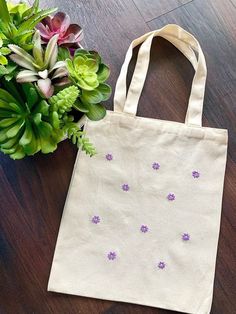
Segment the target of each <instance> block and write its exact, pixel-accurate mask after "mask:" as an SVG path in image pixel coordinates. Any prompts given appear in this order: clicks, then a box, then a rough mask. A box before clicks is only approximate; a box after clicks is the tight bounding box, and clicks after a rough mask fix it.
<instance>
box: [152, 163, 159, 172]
mask: <svg viewBox="0 0 236 314" xmlns="http://www.w3.org/2000/svg"><path fill="white" fill-rule="evenodd" d="M152 168H153V169H154V170H158V169H159V168H160V164H159V163H158V162H154V163H153V164H152Z"/></svg>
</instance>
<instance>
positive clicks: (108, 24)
mask: <svg viewBox="0 0 236 314" xmlns="http://www.w3.org/2000/svg"><path fill="white" fill-rule="evenodd" d="M41 5H42V6H57V7H58V8H59V10H61V11H65V12H67V13H68V14H70V16H71V18H72V20H73V22H77V23H79V24H80V25H82V26H83V28H84V33H85V39H84V42H83V45H84V46H85V47H88V48H90V49H97V50H98V51H99V52H101V54H102V55H103V57H104V60H105V62H106V63H108V64H110V67H111V73H112V74H111V78H110V83H111V85H112V86H113V88H114V87H115V82H116V79H117V77H118V74H119V70H120V67H121V64H122V62H123V59H124V55H125V52H126V50H127V48H128V45H129V43H130V42H131V40H133V39H134V38H136V37H138V36H140V35H142V34H143V33H145V32H147V31H149V30H154V29H157V28H160V27H161V26H163V25H165V24H167V23H177V24H179V25H181V26H182V27H184V28H185V29H187V30H189V31H190V32H191V33H193V34H194V35H195V36H196V37H197V38H198V39H199V41H200V44H201V46H202V48H203V51H204V53H205V56H206V61H207V65H208V80H207V87H206V96H205V107H204V121H203V122H204V125H205V126H210V127H215V128H217V127H218V128H227V129H228V130H229V150H228V161H227V170H226V178H225V188H224V198H223V212H222V221H221V233H220V240H219V249H218V257H217V266H216V277H215V284H214V300H213V306H212V311H211V313H212V314H234V313H236V296H235V295H233V294H234V293H235V291H236V279H235V272H236V267H235V266H236V265H235V260H236V258H235V243H236V235H235V229H234V227H235V225H236V88H235V84H236V71H235V69H236V44H235V42H236V24H235V16H236V1H235V0H225V1H222V0H209V1H204V0H193V1H189V0H179V1H178V0H172V1H165V0H159V1H157V0H156V1H155V0H107V1H105V0H80V1H79V0H70V1H65V0H55V1H53V0H50V1H46V0H43V3H41ZM132 67H133V65H132V66H131V68H132ZM130 73H131V72H130ZM192 77H193V69H192V68H191V66H190V63H189V62H188V61H187V60H186V59H185V57H184V56H183V55H181V53H180V52H178V51H177V49H175V48H174V47H173V46H172V45H171V44H169V43H168V42H167V41H165V40H164V39H160V38H158V39H155V40H154V43H153V46H152V66H151V69H150V70H149V77H148V79H147V82H146V85H145V88H144V91H143V95H142V98H141V101H140V105H139V109H138V115H140V116H145V117H153V118H161V119H167V120H174V121H179V122H183V121H184V116H185V111H186V108H187V101H188V97H189V93H190V86H191V80H192ZM107 108H109V109H111V108H112V98H111V100H110V101H108V102H107ZM75 157H76V148H75V147H74V146H73V145H72V144H70V143H69V142H68V141H64V142H63V143H61V144H60V145H59V147H58V150H57V151H56V152H55V153H54V154H50V155H42V154H37V155H36V156H35V157H32V158H25V159H24V160H21V161H13V160H10V159H9V158H8V157H7V156H4V155H3V154H1V158H0V161H1V168H0V171H1V175H0V181H1V185H0V191H1V192H0V195H1V202H0V205H1V210H0V228H1V229H0V288H1V289H0V313H1V314H6V313H7V314H18V313H20V314H21V313H22V314H24V313H26V314H28V313H36V314H48V313H55V314H60V313H62V314H73V313H76V314H77V313H83V314H97V313H104V314H105V313H106V314H108V313H109V314H128V313H129V314H138V313H139V314H151V313H159V314H160V313H163V314H164V313H170V312H168V311H165V310H161V309H154V308H150V307H144V306H138V305H131V304H124V303H117V302H109V301H101V300H95V299H89V298H82V297H75V296H69V295H62V294H56V293H48V292H47V291H46V287H47V281H48V276H49V272H50V267H51V262H52V257H53V252H54V247H55V243H56V238H57V233H58V228H59V224H60V219H61V214H62V211H63V205H64V202H65V198H66V194H67V190H68V185H69V182H70V178H71V173H72V168H73V164H74V161H75ZM172 313H173V312H172Z"/></svg>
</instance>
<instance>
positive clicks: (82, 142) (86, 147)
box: [64, 122, 96, 157]
mask: <svg viewBox="0 0 236 314" xmlns="http://www.w3.org/2000/svg"><path fill="white" fill-rule="evenodd" d="M64 129H65V132H66V134H67V136H68V138H69V139H71V141H72V143H73V144H75V145H77V147H78V148H80V149H81V150H82V151H85V153H86V154H88V155H89V156H90V157H92V156H94V155H95V154H96V149H95V147H94V146H93V144H92V143H90V141H89V139H88V138H86V137H85V132H83V131H81V129H80V128H79V127H78V125H77V124H76V123H75V122H68V123H67V124H66V125H65V127H64Z"/></svg>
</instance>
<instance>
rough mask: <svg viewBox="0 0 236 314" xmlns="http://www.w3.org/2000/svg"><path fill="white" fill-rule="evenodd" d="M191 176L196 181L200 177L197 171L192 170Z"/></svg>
mask: <svg viewBox="0 0 236 314" xmlns="http://www.w3.org/2000/svg"><path fill="white" fill-rule="evenodd" d="M192 176H193V178H194V179H197V178H199V177H200V173H199V172H198V171H196V170H194V171H193V172H192Z"/></svg>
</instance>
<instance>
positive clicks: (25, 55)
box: [8, 44, 35, 65]
mask: <svg viewBox="0 0 236 314" xmlns="http://www.w3.org/2000/svg"><path fill="white" fill-rule="evenodd" d="M8 47H9V48H10V49H11V51H13V52H14V53H15V54H17V55H18V56H20V57H22V59H24V60H25V61H27V62H28V63H29V64H31V65H32V64H33V63H34V62H35V60H34V58H33V57H32V56H31V55H30V54H29V53H28V52H26V51H25V50H24V49H22V48H21V47H19V46H17V45H13V44H10V45H8Z"/></svg>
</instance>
